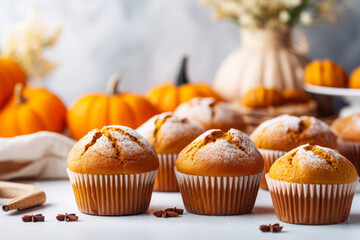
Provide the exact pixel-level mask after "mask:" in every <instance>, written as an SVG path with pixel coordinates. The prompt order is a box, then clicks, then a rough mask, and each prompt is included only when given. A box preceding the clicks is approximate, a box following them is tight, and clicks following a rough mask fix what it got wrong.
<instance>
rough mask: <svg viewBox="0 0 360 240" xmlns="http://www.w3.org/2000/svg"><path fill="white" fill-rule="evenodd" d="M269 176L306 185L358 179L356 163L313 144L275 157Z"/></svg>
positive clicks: (341, 182) (348, 181) (346, 181)
mask: <svg viewBox="0 0 360 240" xmlns="http://www.w3.org/2000/svg"><path fill="white" fill-rule="evenodd" d="M269 177H270V178H271V179H274V180H279V181H285V182H292V183H304V184H343V183H351V182H354V181H356V180H357V179H358V177H357V173H356V169H355V167H354V165H353V164H352V163H351V162H350V161H349V160H347V159H346V158H345V157H343V156H342V155H341V154H339V153H338V152H337V151H335V150H333V149H329V148H324V147H320V146H316V145H315V146H314V145H310V144H306V145H302V146H300V147H298V148H296V149H294V150H292V151H290V152H289V153H287V154H286V155H284V156H283V157H281V158H279V159H278V160H276V162H275V163H274V164H273V165H272V166H271V168H270V171H269Z"/></svg>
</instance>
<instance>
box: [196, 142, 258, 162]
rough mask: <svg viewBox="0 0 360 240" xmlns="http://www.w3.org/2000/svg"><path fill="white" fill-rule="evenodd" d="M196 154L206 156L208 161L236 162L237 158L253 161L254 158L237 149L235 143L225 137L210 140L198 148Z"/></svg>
mask: <svg viewBox="0 0 360 240" xmlns="http://www.w3.org/2000/svg"><path fill="white" fill-rule="evenodd" d="M196 155H200V156H207V157H206V161H207V162H209V163H212V162H216V163H231V162H237V161H239V160H245V159H246V161H249V163H250V162H251V163H254V162H255V159H254V158H252V157H248V154H246V153H244V152H243V151H239V148H237V147H236V146H235V145H233V144H230V143H229V142H227V141H226V140H225V139H218V140H216V142H211V143H209V144H206V145H205V146H203V147H202V148H200V149H199V150H198V151H197V152H196V154H195V156H194V158H196V157H197V156H196Z"/></svg>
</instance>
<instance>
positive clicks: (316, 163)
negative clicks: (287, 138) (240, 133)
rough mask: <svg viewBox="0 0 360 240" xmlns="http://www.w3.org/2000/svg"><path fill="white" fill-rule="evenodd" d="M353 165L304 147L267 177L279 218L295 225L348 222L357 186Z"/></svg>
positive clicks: (335, 155) (332, 152)
mask: <svg viewBox="0 0 360 240" xmlns="http://www.w3.org/2000/svg"><path fill="white" fill-rule="evenodd" d="M357 180H358V177H357V173H356V169H355V167H354V166H353V164H352V163H351V162H350V161H349V160H347V159H346V158H345V157H343V156H342V155H340V154H339V153H338V152H336V151H335V150H333V149H329V148H324V147H320V146H317V145H310V144H306V145H302V146H300V147H298V148H296V149H294V150H292V151H290V152H289V153H287V154H286V155H284V156H283V157H281V158H279V159H278V160H276V162H275V163H274V164H273V165H272V166H271V168H270V171H269V173H268V174H266V181H267V182H268V186H269V190H270V194H271V199H272V202H273V205H274V210H275V213H276V216H277V218H278V219H279V220H280V221H283V222H289V223H295V224H315V225H318V224H334V223H339V222H344V221H346V220H347V218H348V216H349V213H350V209H351V203H352V199H353V197H354V194H355V190H356V184H357Z"/></svg>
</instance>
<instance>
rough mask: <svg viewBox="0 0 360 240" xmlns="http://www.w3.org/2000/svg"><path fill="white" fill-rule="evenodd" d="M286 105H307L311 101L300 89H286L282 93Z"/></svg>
mask: <svg viewBox="0 0 360 240" xmlns="http://www.w3.org/2000/svg"><path fill="white" fill-rule="evenodd" d="M282 96H283V99H284V102H285V103H306V102H308V101H310V97H309V95H307V93H306V92H304V91H301V90H298V89H286V90H284V91H283V92H282Z"/></svg>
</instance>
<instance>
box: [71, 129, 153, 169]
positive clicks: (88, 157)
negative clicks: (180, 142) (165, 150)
mask: <svg viewBox="0 0 360 240" xmlns="http://www.w3.org/2000/svg"><path fill="white" fill-rule="evenodd" d="M68 167H69V169H70V170H71V171H73V172H76V173H83V174H104V175H108V174H134V173H144V172H149V171H153V170H156V169H158V167H159V160H158V158H157V155H156V153H155V150H154V148H153V147H152V145H151V144H150V143H149V142H148V141H147V140H146V139H145V138H144V137H142V136H141V135H140V134H138V133H137V132H136V131H135V130H133V129H131V128H128V127H124V126H107V127H103V128H102V129H101V130H99V129H94V130H92V131H90V132H89V133H88V134H87V135H86V136H85V137H83V138H82V139H80V140H79V141H78V142H77V143H76V144H75V145H74V147H73V148H72V150H71V151H70V153H69V156H68Z"/></svg>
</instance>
